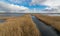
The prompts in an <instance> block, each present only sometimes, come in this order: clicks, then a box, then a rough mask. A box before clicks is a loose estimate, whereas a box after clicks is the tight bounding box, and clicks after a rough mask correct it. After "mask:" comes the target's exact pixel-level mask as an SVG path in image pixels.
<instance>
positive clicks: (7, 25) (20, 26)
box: [0, 14, 40, 36]
mask: <svg viewBox="0 0 60 36" xmlns="http://www.w3.org/2000/svg"><path fill="white" fill-rule="evenodd" d="M0 36H40V33H39V30H38V29H37V27H36V25H35V23H34V22H33V21H32V19H31V16H30V15H29V14H26V15H24V16H21V17H11V18H9V19H6V22H4V23H1V24H0Z"/></svg>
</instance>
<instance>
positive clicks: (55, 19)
mask: <svg viewBox="0 0 60 36" xmlns="http://www.w3.org/2000/svg"><path fill="white" fill-rule="evenodd" d="M35 16H36V17H37V18H38V19H40V20H41V21H43V22H44V23H46V24H47V25H50V26H53V27H54V28H56V29H57V30H58V31H60V16H47V15H41V14H35Z"/></svg>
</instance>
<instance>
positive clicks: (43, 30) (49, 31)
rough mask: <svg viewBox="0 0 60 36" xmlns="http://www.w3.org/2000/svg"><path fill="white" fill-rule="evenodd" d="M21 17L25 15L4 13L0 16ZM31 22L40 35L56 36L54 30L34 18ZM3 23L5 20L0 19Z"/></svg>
mask: <svg viewBox="0 0 60 36" xmlns="http://www.w3.org/2000/svg"><path fill="white" fill-rule="evenodd" d="M22 15H25V14H24V13H5V14H0V16H3V17H10V16H22ZM57 15H58V14H57ZM31 16H32V15H31ZM32 20H33V21H34V22H35V23H36V25H37V27H38V29H39V31H40V32H41V33H42V36H57V33H56V31H55V30H54V28H52V27H50V26H47V25H45V24H44V23H43V22H41V21H39V20H38V19H37V18H36V17H35V16H32ZM4 21H5V20H1V19H0V23H2V22H4ZM59 36H60V35H59Z"/></svg>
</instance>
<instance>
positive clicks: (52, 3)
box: [0, 0, 60, 12]
mask: <svg viewBox="0 0 60 36" xmlns="http://www.w3.org/2000/svg"><path fill="white" fill-rule="evenodd" d="M59 6H60V0H0V12H2V11H3V12H31V11H32V12H33V11H34V10H35V11H36V12H38V11H39V12H40V11H42V12H46V11H48V12H55V11H57V10H58V9H60V8H59ZM45 10H46V11H45ZM50 10H51V11H50Z"/></svg>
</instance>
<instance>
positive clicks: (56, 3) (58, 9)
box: [41, 0, 60, 13]
mask: <svg viewBox="0 0 60 36" xmlns="http://www.w3.org/2000/svg"><path fill="white" fill-rule="evenodd" d="M41 4H43V5H46V6H48V7H47V8H45V10H44V11H45V12H48V13H50V12H51V13H60V0H46V1H44V2H43V3H41Z"/></svg>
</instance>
